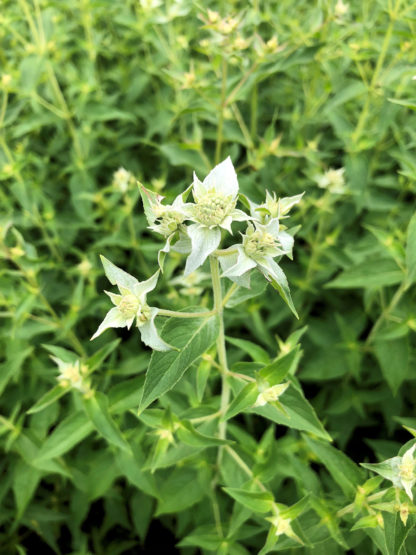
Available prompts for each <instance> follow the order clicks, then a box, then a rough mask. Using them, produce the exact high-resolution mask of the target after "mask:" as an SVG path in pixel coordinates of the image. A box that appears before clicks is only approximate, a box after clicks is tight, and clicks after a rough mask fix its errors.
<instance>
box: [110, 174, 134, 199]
mask: <svg viewBox="0 0 416 555" xmlns="http://www.w3.org/2000/svg"><path fill="white" fill-rule="evenodd" d="M132 177H133V176H132V174H131V173H130V172H129V171H127V170H126V169H125V168H119V169H118V170H117V171H116V172H114V174H113V186H114V187H115V188H116V189H117V190H119V191H120V192H121V193H125V192H126V191H127V189H128V188H129V183H130V182H131V180H132Z"/></svg>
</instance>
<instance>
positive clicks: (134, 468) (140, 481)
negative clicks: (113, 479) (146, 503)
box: [116, 448, 158, 497]
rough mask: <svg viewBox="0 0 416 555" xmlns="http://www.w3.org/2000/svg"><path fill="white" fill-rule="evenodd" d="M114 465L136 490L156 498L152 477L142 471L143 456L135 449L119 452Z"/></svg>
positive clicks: (156, 493)
mask: <svg viewBox="0 0 416 555" xmlns="http://www.w3.org/2000/svg"><path fill="white" fill-rule="evenodd" d="M116 463H117V466H118V468H119V469H120V471H121V472H122V473H123V474H124V476H125V477H126V478H127V479H128V480H129V482H130V483H131V484H133V485H134V486H136V488H138V489H139V490H141V491H144V492H145V493H147V494H148V495H151V496H153V497H157V496H158V492H157V488H156V483H155V480H154V477H153V476H152V475H151V474H150V473H149V472H146V471H145V470H143V466H144V455H143V454H142V453H141V452H140V451H139V450H138V449H137V448H135V449H134V450H133V452H128V451H124V450H123V451H119V452H118V453H117V457H116Z"/></svg>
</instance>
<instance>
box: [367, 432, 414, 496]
mask: <svg viewBox="0 0 416 555" xmlns="http://www.w3.org/2000/svg"><path fill="white" fill-rule="evenodd" d="M415 449H416V443H413V445H412V446H411V447H410V448H409V449H408V450H407V451H406V452H405V453H404V454H403V455H402V456H401V457H399V456H397V457H393V458H391V459H387V460H386V461H383V462H381V463H372V464H370V463H361V466H364V468H368V469H369V470H371V471H372V472H377V474H380V476H383V478H386V480H390V481H391V482H392V483H393V486H395V487H396V488H400V489H404V491H405V492H406V493H407V495H408V496H409V497H410V499H411V500H412V501H413V492H412V488H413V486H414V485H415V484H416V459H415V458H414V452H415Z"/></svg>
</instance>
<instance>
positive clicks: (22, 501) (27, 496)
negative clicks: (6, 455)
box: [13, 460, 42, 520]
mask: <svg viewBox="0 0 416 555" xmlns="http://www.w3.org/2000/svg"><path fill="white" fill-rule="evenodd" d="M41 476H42V473H41V472H40V471H39V470H36V469H35V468H33V467H32V466H29V465H28V464H26V463H25V462H24V461H23V460H19V461H18V462H17V463H16V465H15V467H14V473H13V493H14V497H15V499H16V506H17V515H16V518H17V519H18V520H19V519H20V518H21V517H22V516H23V513H24V511H25V509H26V507H27V505H28V503H29V501H30V500H31V499H32V497H33V494H34V493H35V490H36V488H37V486H38V484H39V482H40V479H41Z"/></svg>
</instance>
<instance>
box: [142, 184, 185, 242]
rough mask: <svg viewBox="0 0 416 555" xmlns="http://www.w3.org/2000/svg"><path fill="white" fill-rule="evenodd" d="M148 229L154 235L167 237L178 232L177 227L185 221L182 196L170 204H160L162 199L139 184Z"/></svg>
mask: <svg viewBox="0 0 416 555" xmlns="http://www.w3.org/2000/svg"><path fill="white" fill-rule="evenodd" d="M139 189H140V194H141V197H142V201H143V206H144V211H145V214H146V219H147V222H148V224H149V229H151V230H152V231H154V232H155V233H159V234H160V235H163V237H169V236H170V235H172V234H173V233H175V232H176V231H178V230H179V226H180V225H181V224H182V223H183V222H184V220H185V219H186V215H185V213H184V206H185V203H184V201H183V196H182V195H179V196H178V197H176V199H175V200H174V201H173V203H172V204H166V205H164V204H162V200H163V198H164V197H162V196H161V195H158V194H157V193H154V192H153V191H150V190H149V189H146V188H145V187H143V185H141V184H140V183H139Z"/></svg>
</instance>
